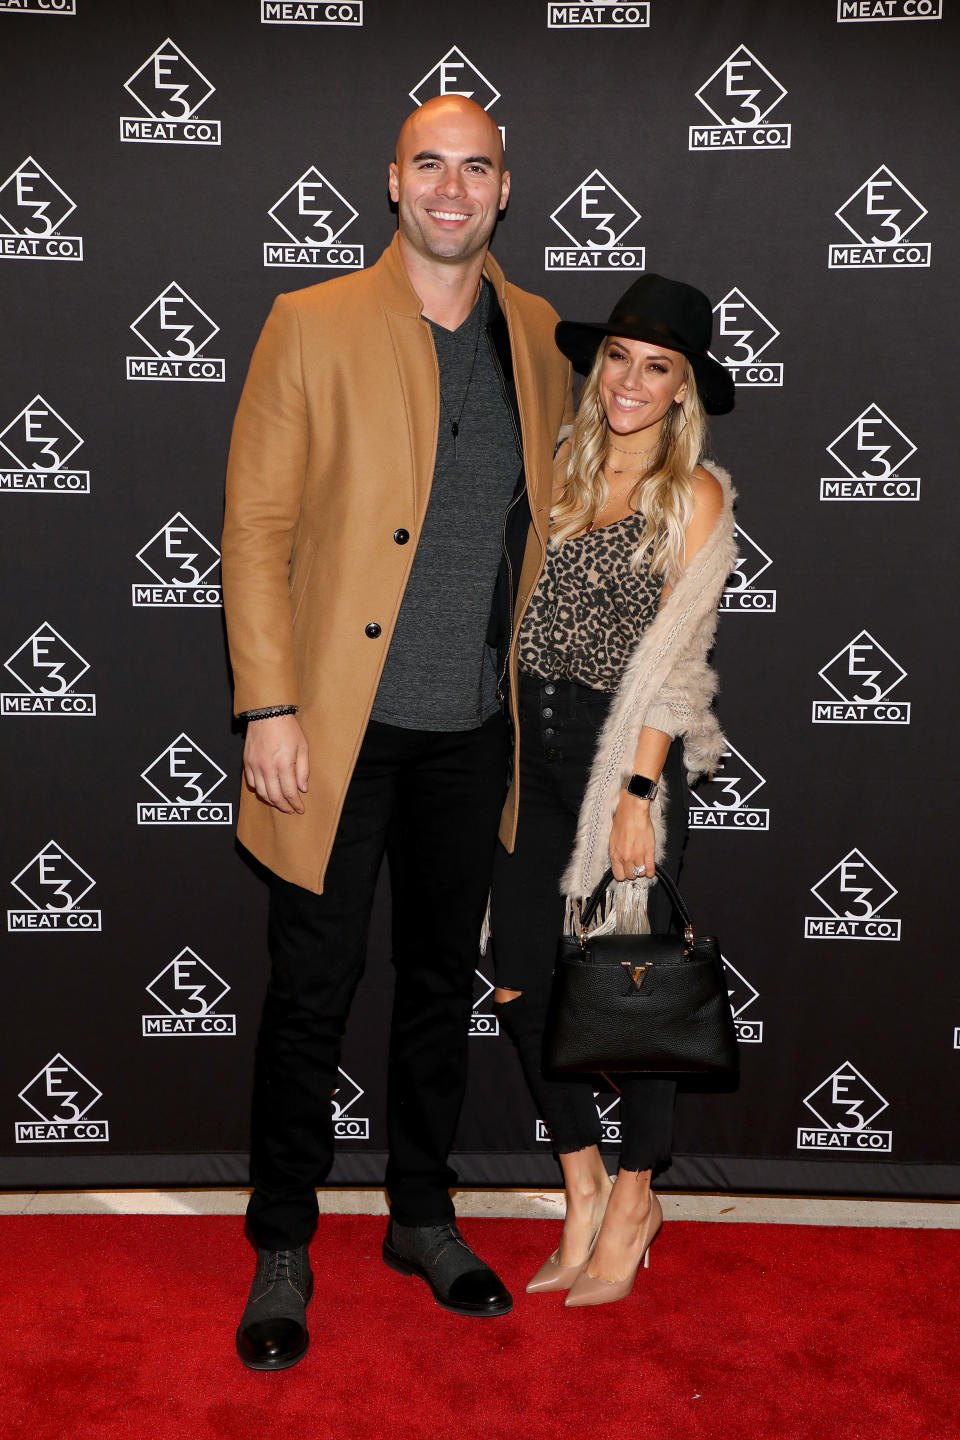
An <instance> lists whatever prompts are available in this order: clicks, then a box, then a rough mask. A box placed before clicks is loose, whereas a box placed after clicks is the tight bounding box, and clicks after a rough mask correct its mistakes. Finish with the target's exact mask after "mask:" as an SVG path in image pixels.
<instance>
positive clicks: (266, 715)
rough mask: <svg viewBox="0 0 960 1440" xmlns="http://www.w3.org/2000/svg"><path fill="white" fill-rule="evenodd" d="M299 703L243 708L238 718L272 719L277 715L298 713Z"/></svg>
mask: <svg viewBox="0 0 960 1440" xmlns="http://www.w3.org/2000/svg"><path fill="white" fill-rule="evenodd" d="M298 709H299V706H297V705H268V706H267V708H266V709H265V710H241V711H240V714H239V715H238V716H237V719H238V720H272V719H273V718H274V716H276V715H296V713H297V710H298Z"/></svg>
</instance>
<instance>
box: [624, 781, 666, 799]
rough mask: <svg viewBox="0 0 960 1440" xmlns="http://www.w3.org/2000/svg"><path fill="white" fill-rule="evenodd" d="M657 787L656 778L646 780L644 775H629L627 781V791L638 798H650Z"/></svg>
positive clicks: (654, 793)
mask: <svg viewBox="0 0 960 1440" xmlns="http://www.w3.org/2000/svg"><path fill="white" fill-rule="evenodd" d="M659 789H660V786H659V785H658V784H657V782H656V780H648V779H647V777H646V775H631V776H630V779H629V780H628V781H627V793H628V794H629V795H635V796H636V797H637V799H638V800H652V799H653V798H654V796H655V795H656V793H657V791H658V790H659Z"/></svg>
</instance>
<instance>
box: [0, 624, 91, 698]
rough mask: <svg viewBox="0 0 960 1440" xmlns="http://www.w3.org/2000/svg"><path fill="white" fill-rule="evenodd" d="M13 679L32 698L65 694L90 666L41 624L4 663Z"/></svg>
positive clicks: (50, 629)
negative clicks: (32, 696) (31, 695)
mask: <svg viewBox="0 0 960 1440" xmlns="http://www.w3.org/2000/svg"><path fill="white" fill-rule="evenodd" d="M4 669H6V670H9V671H10V674H11V675H12V676H13V677H14V679H16V680H19V681H20V683H21V685H22V686H23V687H24V689H25V690H29V691H30V692H31V693H32V694H35V695H65V694H66V693H67V691H68V690H72V689H73V687H74V685H76V683H77V681H78V680H79V679H81V677H82V676H84V675H86V673H87V671H88V670H89V669H90V666H89V664H88V662H87V661H86V660H84V658H83V656H82V655H81V654H80V652H79V650H75V649H74V648H73V646H72V645H71V644H70V642H69V641H68V640H64V638H63V636H62V635H61V634H60V632H59V631H58V630H54V628H53V626H52V625H51V624H50V623H49V622H48V621H46V620H45V621H44V623H43V624H42V625H39V626H38V627H37V629H36V630H34V632H33V634H32V635H31V636H29V638H28V639H26V640H24V642H23V644H22V645H21V646H20V648H19V650H15V651H14V652H13V654H12V655H11V656H10V659H9V660H7V661H5V662H4Z"/></svg>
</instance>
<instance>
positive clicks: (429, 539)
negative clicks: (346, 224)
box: [372, 280, 523, 731]
mask: <svg viewBox="0 0 960 1440" xmlns="http://www.w3.org/2000/svg"><path fill="white" fill-rule="evenodd" d="M495 306H496V297H495V295H494V293H493V290H492V288H491V286H490V285H489V283H488V282H487V281H486V280H485V281H484V283H483V286H482V289H481V294H480V297H479V299H478V301H477V303H476V305H475V306H474V308H473V310H472V311H471V312H470V314H469V315H468V316H467V318H466V320H464V322H463V324H462V325H461V326H460V327H459V329H457V330H445V329H444V328H443V326H441V325H434V324H433V323H432V322H431V323H430V329H431V331H432V333H433V343H434V347H435V349H436V353H437V364H438V366H439V370H440V395H441V403H440V425H439V433H438V436H437V459H436V465H435V467H434V472H433V485H432V488H431V491H430V500H429V503H428V506H427V514H426V518H425V520H424V524H423V530H422V532H421V535H420V541H419V544H418V545H417V552H416V554H415V556H414V558H413V568H412V570H411V572H410V579H409V581H408V582H407V588H406V591H405V592H404V596H403V602H402V604H401V606H400V614H399V615H398V617H397V624H396V628H395V630H394V633H393V638H392V640H391V642H390V649H389V651H388V653H387V658H386V662H385V664H384V668H383V674H382V675H381V678H380V686H379V689H378V690H377V696H376V700H375V701H374V706H373V712H372V718H373V719H374V720H379V721H382V722H383V723H384V724H386V725H398V726H400V727H402V728H403V729H407V730H435V731H437V730H472V729H474V728H475V727H476V726H478V725H482V724H483V722H484V721H485V720H487V719H489V717H490V716H491V715H493V714H494V712H495V711H496V709H497V695H496V684H497V674H496V657H495V655H494V653H493V652H492V651H491V650H490V648H489V646H488V645H487V643H486V634H487V625H488V623H489V619H490V606H491V603H492V600H493V591H494V585H495V583H496V578H497V570H498V568H499V565H500V557H501V537H502V532H503V515H504V511H505V510H506V508H507V506H508V504H509V503H510V499H511V497H512V495H513V492H514V488H515V486H516V483H517V479H518V478H519V475H520V470H521V467H522V463H523V462H522V458H521V455H520V452H519V449H518V446H517V439H516V431H515V427H514V423H513V416H512V414H511V411H510V406H509V404H508V402H507V399H506V397H505V395H504V393H503V389H502V386H501V382H500V376H499V373H498V370H497V366H496V363H495V361H494V358H493V355H492V353H491V347H490V343H489V341H488V339H487V335H486V329H485V327H486V325H487V324H488V322H489V318H490V316H491V314H492V313H494V309H495ZM454 424H456V425H457V429H458V434H457V436H456V438H454V436H453V434H452V426H453V425H454Z"/></svg>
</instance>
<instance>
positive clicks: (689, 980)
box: [544, 870, 739, 1075]
mask: <svg viewBox="0 0 960 1440" xmlns="http://www.w3.org/2000/svg"><path fill="white" fill-rule="evenodd" d="M612 879H613V871H612V870H608V871H607V873H606V874H605V875H604V876H603V879H602V880H601V881H600V883H599V884H598V885H597V888H596V889H595V890H594V892H593V894H592V895H591V896H590V898H589V900H588V901H587V903H586V905H585V906H584V909H583V914H582V921H581V929H580V934H579V936H575V935H564V936H563V937H562V938H561V940H560V944H559V947H558V950H557V960H556V965H555V966H554V971H553V988H552V991H551V995H550V1009H549V1012H548V1015H547V1026H546V1033H545V1037H544V1068H545V1070H546V1071H547V1073H549V1072H550V1071H558V1072H563V1071H575V1072H577V1073H581V1072H590V1073H598V1072H601V1071H609V1072H611V1073H613V1074H616V1073H617V1072H623V1073H627V1074H633V1073H641V1074H667V1075H688V1074H714V1073H717V1072H731V1071H736V1070H737V1068H738V1066H739V1057H738V1053H737V1036H736V1031H735V1029H734V1025H733V1015H732V1013H731V1010H730V1000H729V995H728V993H727V984H726V979H725V977H724V973H723V961H722V959H721V957H720V946H719V943H718V942H717V940H716V939H715V937H714V936H712V935H701V936H699V937H695V936H694V933H693V922H692V921H691V919H690V912H689V911H688V909H687V907H686V905H685V904H684V902H683V899H682V897H681V895H680V892H679V890H678V889H677V887H676V886H675V885H674V883H673V881H672V880H671V879H670V877H669V876H668V875H664V874H660V873H659V872H658V875H657V881H658V883H659V884H660V885H662V886H663V888H664V890H665V891H666V892H667V895H668V896H669V898H670V901H671V903H672V904H673V907H674V910H675V911H676V913H677V915H678V916H679V917H680V919H681V920H682V922H683V926H684V932H683V934H682V935H614V934H611V935H597V936H594V937H591V936H590V933H589V927H590V922H591V921H592V920H593V918H594V916H595V915H596V913H597V910H598V908H599V906H600V902H601V900H602V899H603V896H604V894H605V893H606V890H607V887H608V885H609V884H610V882H611V881H612Z"/></svg>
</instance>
